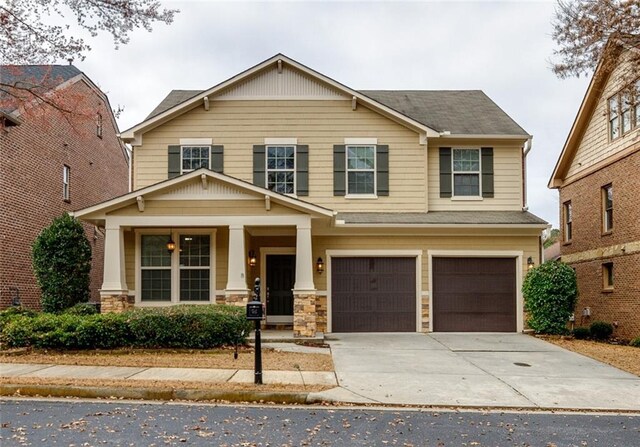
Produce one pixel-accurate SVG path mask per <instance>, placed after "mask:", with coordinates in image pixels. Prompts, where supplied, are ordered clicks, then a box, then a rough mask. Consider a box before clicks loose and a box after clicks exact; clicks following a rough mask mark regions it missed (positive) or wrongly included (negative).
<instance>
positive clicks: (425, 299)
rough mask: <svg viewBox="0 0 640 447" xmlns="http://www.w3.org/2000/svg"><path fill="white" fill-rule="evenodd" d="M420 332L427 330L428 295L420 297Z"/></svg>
mask: <svg viewBox="0 0 640 447" xmlns="http://www.w3.org/2000/svg"><path fill="white" fill-rule="evenodd" d="M421 301H422V306H421V307H422V309H421V310H420V311H421V312H422V332H429V297H428V296H423V297H422V300H421Z"/></svg>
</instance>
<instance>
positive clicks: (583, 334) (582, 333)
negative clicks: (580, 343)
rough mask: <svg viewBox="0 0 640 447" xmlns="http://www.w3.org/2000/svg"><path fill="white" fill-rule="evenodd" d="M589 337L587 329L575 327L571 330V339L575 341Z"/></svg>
mask: <svg viewBox="0 0 640 447" xmlns="http://www.w3.org/2000/svg"><path fill="white" fill-rule="evenodd" d="M590 335H591V331H590V330H589V328H588V327H577V328H575V329H574V330H573V337H574V338H575V339H576V340H586V339H587V338H589V336H590Z"/></svg>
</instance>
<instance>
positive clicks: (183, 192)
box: [149, 174, 259, 200]
mask: <svg viewBox="0 0 640 447" xmlns="http://www.w3.org/2000/svg"><path fill="white" fill-rule="evenodd" d="M207 179H208V177H207V176H206V175H205V174H202V178H201V179H200V181H198V180H195V181H192V182H188V183H183V184H180V185H179V186H178V187H176V188H174V189H170V190H168V191H166V192H164V191H163V192H161V193H158V194H157V195H153V196H151V195H150V196H149V199H153V200H256V198H259V196H256V195H255V194H247V193H246V192H244V191H242V190H241V189H239V188H235V187H233V186H231V185H229V184H226V183H222V182H219V181H208V180H207Z"/></svg>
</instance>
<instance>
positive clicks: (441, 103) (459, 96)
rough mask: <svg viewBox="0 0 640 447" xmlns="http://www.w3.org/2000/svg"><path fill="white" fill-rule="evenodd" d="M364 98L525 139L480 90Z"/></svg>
mask: <svg viewBox="0 0 640 447" xmlns="http://www.w3.org/2000/svg"><path fill="white" fill-rule="evenodd" d="M199 93H202V91H200V90H172V91H171V92H170V93H169V94H168V95H167V96H166V97H165V98H164V99H163V100H162V102H160V104H158V106H157V107H156V108H155V109H153V111H152V112H151V113H150V114H149V116H147V118H145V119H147V120H148V119H149V118H153V117H154V116H156V115H159V114H160V113H162V112H164V111H166V110H169V109H170V108H172V107H174V106H176V105H178V104H180V103H181V102H183V101H186V100H187V99H189V98H192V97H194V96H196V95H198V94H199ZM360 93H362V94H363V95H365V96H368V97H369V98H371V99H373V100H374V101H377V102H380V103H382V104H384V105H386V106H387V107H390V108H392V109H394V110H396V111H397V112H400V113H402V114H403V115H406V116H408V117H409V118H411V119H413V120H415V121H418V122H419V123H421V124H424V125H425V126H428V127H430V128H432V129H434V130H437V131H439V132H443V131H449V132H451V133H452V134H460V135H520V136H524V137H526V136H528V134H527V132H526V131H525V130H524V129H523V128H522V127H520V126H519V125H518V124H517V123H516V122H515V121H514V120H513V119H511V117H510V116H509V115H507V114H506V113H505V112H504V111H503V110H502V109H501V108H500V107H498V105H497V104H496V103H495V102H493V101H492V100H491V99H490V98H489V97H488V96H487V95H485V94H484V92H482V91H480V90H361V91H360Z"/></svg>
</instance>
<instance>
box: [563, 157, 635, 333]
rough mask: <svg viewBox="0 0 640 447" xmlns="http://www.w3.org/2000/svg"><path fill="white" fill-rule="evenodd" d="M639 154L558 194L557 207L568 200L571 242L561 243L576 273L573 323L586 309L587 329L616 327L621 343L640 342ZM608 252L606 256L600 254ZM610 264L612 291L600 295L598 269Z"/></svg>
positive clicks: (577, 182)
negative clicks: (609, 221)
mask: <svg viewBox="0 0 640 447" xmlns="http://www.w3.org/2000/svg"><path fill="white" fill-rule="evenodd" d="M639 172H640V151H636V152H635V153H633V154H632V155H630V156H628V157H626V158H624V159H622V160H619V161H617V162H616V163H613V164H611V165H609V166H606V167H604V168H603V169H601V170H599V171H597V172H595V173H593V174H591V175H588V176H586V177H584V178H582V179H580V180H577V181H575V182H573V183H571V184H569V185H567V186H565V187H563V188H561V189H560V207H561V209H560V211H561V213H560V216H561V232H562V240H563V241H565V236H564V229H565V228H564V223H565V222H564V215H563V213H562V204H563V203H565V202H566V201H567V200H571V204H572V211H573V229H572V233H573V237H572V241H571V242H570V243H565V242H563V244H562V247H561V250H562V256H563V259H564V260H566V261H567V262H569V264H570V265H571V266H572V267H574V268H575V269H576V273H577V276H578V288H579V292H580V296H579V298H578V300H579V301H578V306H577V313H576V321H577V323H579V322H580V319H581V318H580V317H581V311H582V309H583V308H584V307H590V308H591V318H590V319H588V320H585V321H583V323H584V324H585V325H586V324H589V323H591V322H593V321H596V320H603V321H607V322H609V323H613V322H618V325H619V326H618V328H617V329H616V334H617V335H618V336H620V337H622V338H632V337H637V336H640V318H639V316H640V253H638V252H634V250H633V249H632V247H634V246H636V245H637V242H638V241H640V217H639V216H640V199H639V197H638V194H639V193H640V176H638V175H637V174H638V173H639ZM609 183H611V184H612V186H613V231H612V232H611V233H610V234H603V232H602V204H601V201H602V198H601V188H602V187H603V186H604V185H607V184H609ZM605 247H609V248H608V249H607V250H601V249H602V248H605ZM606 262H612V263H613V269H614V288H613V291H606V292H603V278H602V264H603V263H606Z"/></svg>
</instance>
